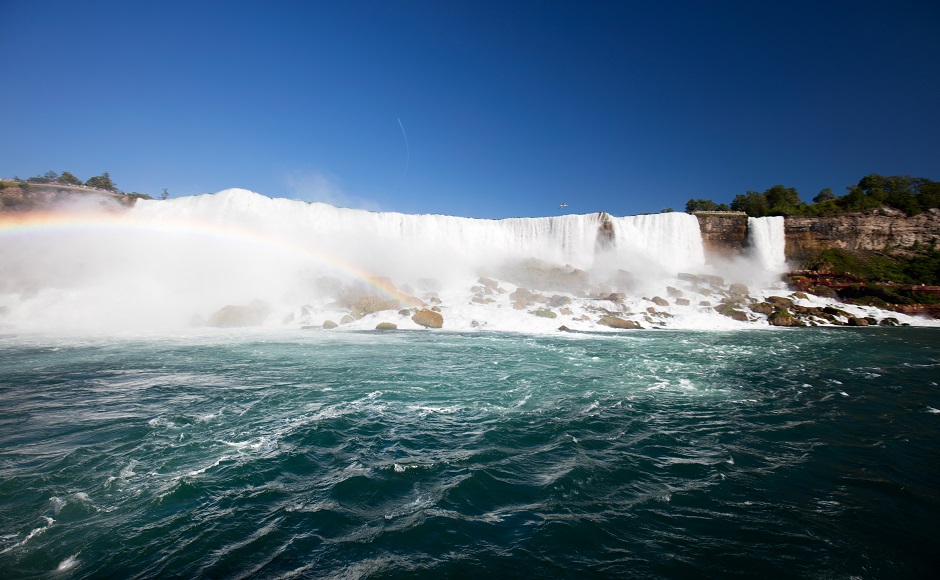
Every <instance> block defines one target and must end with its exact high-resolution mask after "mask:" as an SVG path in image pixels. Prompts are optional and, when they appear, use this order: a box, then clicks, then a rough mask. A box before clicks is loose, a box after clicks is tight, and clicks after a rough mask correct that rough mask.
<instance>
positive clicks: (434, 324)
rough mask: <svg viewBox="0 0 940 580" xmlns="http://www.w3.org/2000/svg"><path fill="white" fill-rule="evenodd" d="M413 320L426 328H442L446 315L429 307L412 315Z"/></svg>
mask: <svg viewBox="0 0 940 580" xmlns="http://www.w3.org/2000/svg"><path fill="white" fill-rule="evenodd" d="M411 320H413V321H414V323H415V324H417V325H419V326H423V327H425V328H440V327H441V326H443V325H444V317H443V316H441V315H440V314H439V313H437V312H434V311H433V310H428V309H427V308H425V309H423V310H419V311H418V312H417V313H416V314H415V315H414V316H412V317H411Z"/></svg>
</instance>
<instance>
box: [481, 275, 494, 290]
mask: <svg viewBox="0 0 940 580" xmlns="http://www.w3.org/2000/svg"><path fill="white" fill-rule="evenodd" d="M477 282H479V283H480V284H482V285H483V286H484V287H485V288H488V289H490V290H496V288H497V287H498V286H499V282H497V281H496V280H493V279H492V278H487V277H485V276H480V278H479V279H478V280H477Z"/></svg>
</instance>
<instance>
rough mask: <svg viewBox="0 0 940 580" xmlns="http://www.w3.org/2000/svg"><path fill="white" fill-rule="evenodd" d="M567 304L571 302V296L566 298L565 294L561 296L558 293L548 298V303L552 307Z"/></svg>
mask: <svg viewBox="0 0 940 580" xmlns="http://www.w3.org/2000/svg"><path fill="white" fill-rule="evenodd" d="M569 304H571V298H568V297H567V296H561V295H559V294H555V295H554V296H552V297H551V298H549V299H548V305H549V306H551V307H553V308H558V307H559V306H567V305H569Z"/></svg>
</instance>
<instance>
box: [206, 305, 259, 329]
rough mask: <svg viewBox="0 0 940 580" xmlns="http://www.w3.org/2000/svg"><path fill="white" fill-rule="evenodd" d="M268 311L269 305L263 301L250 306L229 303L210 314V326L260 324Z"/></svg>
mask: <svg viewBox="0 0 940 580" xmlns="http://www.w3.org/2000/svg"><path fill="white" fill-rule="evenodd" d="M268 312H269V309H268V307H267V306H265V305H263V304H261V303H253V304H250V305H248V306H243V305H232V304H228V305H226V306H223V307H222V308H220V309H218V310H216V311H215V312H213V313H212V314H210V315H209V326H215V327H217V328H236V327H239V326H260V325H261V324H263V323H264V319H265V318H266V317H267V315H268Z"/></svg>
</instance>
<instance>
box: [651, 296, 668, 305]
mask: <svg viewBox="0 0 940 580" xmlns="http://www.w3.org/2000/svg"><path fill="white" fill-rule="evenodd" d="M651 301H652V302H653V304H655V305H657V306H669V301H668V300H666V299H665V298H660V297H659V296H653V298H652V300H651Z"/></svg>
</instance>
